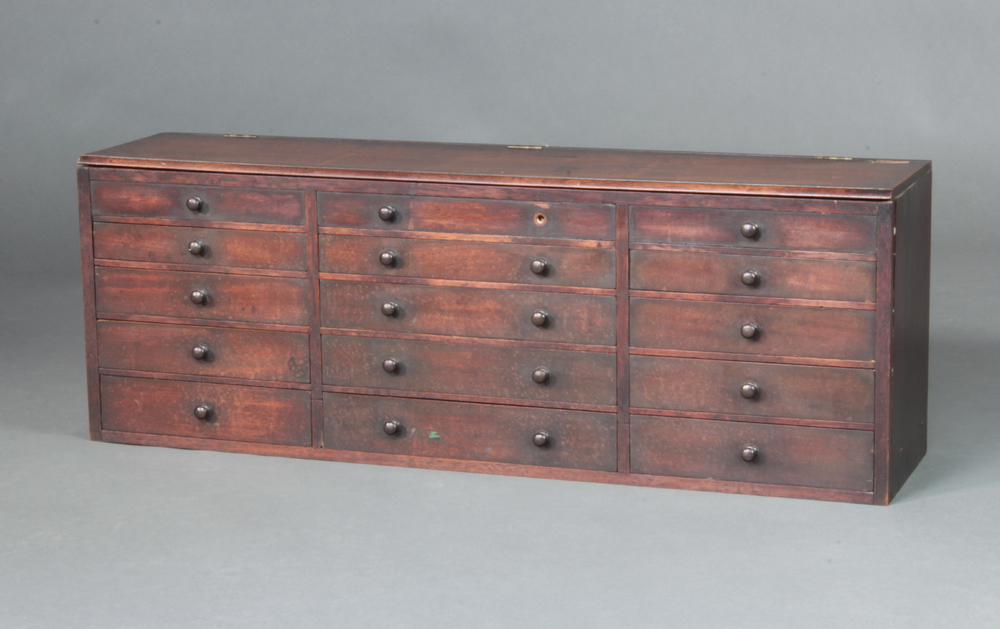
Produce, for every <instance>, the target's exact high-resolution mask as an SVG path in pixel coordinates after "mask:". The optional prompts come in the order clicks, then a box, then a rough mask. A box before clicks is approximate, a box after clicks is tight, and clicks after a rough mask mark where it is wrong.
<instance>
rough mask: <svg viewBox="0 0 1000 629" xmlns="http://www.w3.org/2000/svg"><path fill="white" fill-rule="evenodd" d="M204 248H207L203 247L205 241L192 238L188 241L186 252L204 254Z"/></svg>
mask: <svg viewBox="0 0 1000 629" xmlns="http://www.w3.org/2000/svg"><path fill="white" fill-rule="evenodd" d="M205 249H207V247H205V243H203V242H202V241H200V240H192V241H191V242H189V243H188V253H190V254H191V255H193V256H200V255H204V253H205Z"/></svg>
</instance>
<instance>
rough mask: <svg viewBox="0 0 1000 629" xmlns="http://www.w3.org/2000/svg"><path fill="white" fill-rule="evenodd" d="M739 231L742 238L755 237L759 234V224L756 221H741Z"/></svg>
mask: <svg viewBox="0 0 1000 629" xmlns="http://www.w3.org/2000/svg"><path fill="white" fill-rule="evenodd" d="M740 233H741V234H743V237H744V238H756V237H757V236H759V235H760V226H759V225H757V223H743V226H742V227H740Z"/></svg>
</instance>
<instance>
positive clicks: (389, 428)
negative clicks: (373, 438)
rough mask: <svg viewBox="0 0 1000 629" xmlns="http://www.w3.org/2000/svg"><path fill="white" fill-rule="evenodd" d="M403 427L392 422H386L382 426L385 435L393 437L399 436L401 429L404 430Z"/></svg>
mask: <svg viewBox="0 0 1000 629" xmlns="http://www.w3.org/2000/svg"><path fill="white" fill-rule="evenodd" d="M402 427H403V426H402V425H401V424H400V423H399V422H397V421H391V422H386V423H385V424H384V425H383V426H382V431H383V432H384V433H385V434H387V435H389V436H390V437H391V436H393V435H398V434H399V429H400V428H402Z"/></svg>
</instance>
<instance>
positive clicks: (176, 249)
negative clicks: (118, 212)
mask: <svg viewBox="0 0 1000 629" xmlns="http://www.w3.org/2000/svg"><path fill="white" fill-rule="evenodd" d="M193 242H196V243H198V244H199V249H198V253H191V251H190V249H189V247H190V244H191V243H193ZM305 244H306V242H305V234H288V233H275V232H265V231H249V230H235V229H210V228H192V227H171V226H164V225H129V224H120V223H95V224H94V257H95V258H106V259H111V260H127V261H134V262H158V263H164V264H190V265H195V266H225V267H244V268H249V269H277V270H289V271H305V270H306V247H305Z"/></svg>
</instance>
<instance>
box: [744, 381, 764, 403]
mask: <svg viewBox="0 0 1000 629" xmlns="http://www.w3.org/2000/svg"><path fill="white" fill-rule="evenodd" d="M740 395H742V396H743V397H745V398H746V399H748V400H752V399H754V398H755V397H757V396H758V395H760V386H759V385H758V384H757V383H756V382H747V383H745V384H744V385H743V386H742V387H740Z"/></svg>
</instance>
